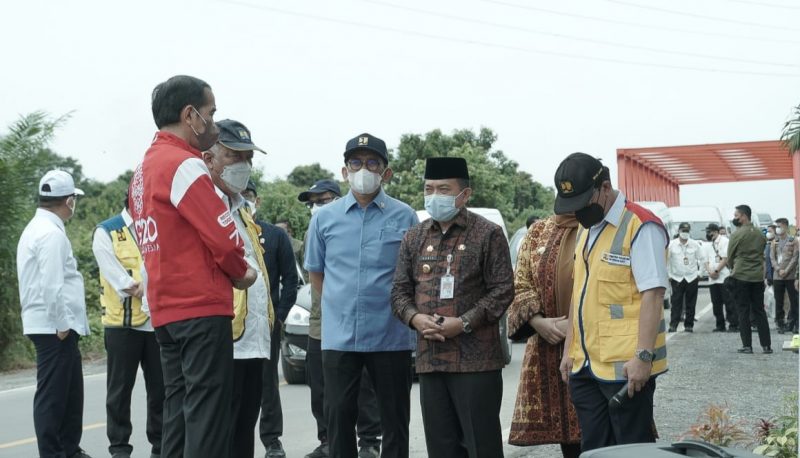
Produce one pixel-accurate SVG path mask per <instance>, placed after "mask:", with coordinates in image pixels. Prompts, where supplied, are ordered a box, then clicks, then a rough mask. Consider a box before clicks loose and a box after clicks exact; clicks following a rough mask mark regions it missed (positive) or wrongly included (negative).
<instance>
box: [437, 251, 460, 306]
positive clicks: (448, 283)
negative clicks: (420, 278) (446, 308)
mask: <svg viewBox="0 0 800 458" xmlns="http://www.w3.org/2000/svg"><path fill="white" fill-rule="evenodd" d="M452 262H453V255H452V254H448V255H447V272H445V274H444V276H442V279H441V284H440V286H439V299H452V298H453V294H454V292H455V289H456V279H455V277H453V274H451V273H450V264H451V263H452Z"/></svg>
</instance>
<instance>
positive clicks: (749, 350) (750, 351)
mask: <svg viewBox="0 0 800 458" xmlns="http://www.w3.org/2000/svg"><path fill="white" fill-rule="evenodd" d="M736 351H737V352H738V353H747V354H749V355H752V354H753V347H742V348H740V349H738V350H736Z"/></svg>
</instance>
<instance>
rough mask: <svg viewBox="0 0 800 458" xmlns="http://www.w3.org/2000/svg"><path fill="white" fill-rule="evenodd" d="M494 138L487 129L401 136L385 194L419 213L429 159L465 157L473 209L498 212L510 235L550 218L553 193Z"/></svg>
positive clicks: (393, 153)
mask: <svg viewBox="0 0 800 458" xmlns="http://www.w3.org/2000/svg"><path fill="white" fill-rule="evenodd" d="M496 140H497V135H496V134H495V133H494V132H492V130H491V129H488V128H485V127H483V128H481V129H480V131H479V132H477V133H475V132H473V131H471V130H468V129H461V130H456V131H454V132H453V133H452V134H451V135H447V134H443V133H442V131H441V130H439V129H436V130H433V131H431V132H428V133H426V134H424V135H420V134H406V135H403V136H402V137H401V138H400V145H399V146H398V147H397V151H393V152H392V155H391V158H390V163H391V166H392V170H394V178H393V179H392V182H391V183H390V184H389V185H388V186H387V192H389V194H391V195H392V196H394V197H396V198H398V199H400V200H402V201H404V202H406V203H408V204H409V205H411V206H412V207H413V208H415V209H421V208H423V207H424V198H423V194H422V184H423V175H424V172H425V160H426V159H427V158H429V157H436V156H450V157H463V158H465V159H466V160H467V163H468V164H469V170H470V178H471V181H472V188H473V191H474V193H473V197H472V199H471V202H470V206H472V207H491V208H497V209H498V210H500V213H501V214H502V215H503V218H504V219H505V221H506V226H507V228H508V230H509V232H513V231H514V230H516V229H517V228H519V227H521V226H522V225H524V224H525V220H526V219H527V218H528V217H529V216H530V215H537V216H540V217H541V216H547V215H550V214H552V208H553V201H554V199H555V192H554V191H553V189H552V188H549V187H545V186H544V185H542V184H541V183H538V182H536V181H534V180H533V177H532V176H531V175H530V174H529V173H527V172H523V171H521V170H519V164H518V163H517V162H515V161H513V160H511V159H509V158H508V157H507V156H506V155H505V153H503V152H502V151H500V150H496V149H493V146H494V143H495V141H496Z"/></svg>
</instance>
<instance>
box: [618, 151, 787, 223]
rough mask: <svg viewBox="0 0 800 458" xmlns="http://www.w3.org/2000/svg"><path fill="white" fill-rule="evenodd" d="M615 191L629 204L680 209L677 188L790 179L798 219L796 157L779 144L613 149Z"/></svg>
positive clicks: (678, 189) (678, 190)
mask: <svg viewBox="0 0 800 458" xmlns="http://www.w3.org/2000/svg"><path fill="white" fill-rule="evenodd" d="M617 167H618V173H619V177H618V181H619V189H620V190H622V192H624V193H625V195H626V196H628V197H629V198H630V199H632V200H634V201H661V202H664V203H665V204H667V206H670V207H673V206H677V205H680V186H681V185H683V184H709V183H727V182H738V181H759V180H784V179H792V178H793V179H794V206H795V218H796V219H798V220H800V199H798V196H800V153H797V154H794V155H790V154H789V151H788V150H787V149H786V147H785V146H784V145H783V143H782V142H781V141H779V140H773V141H762V142H743V143H717V144H711V145H690V146H668V147H663V148H621V149H618V150H617Z"/></svg>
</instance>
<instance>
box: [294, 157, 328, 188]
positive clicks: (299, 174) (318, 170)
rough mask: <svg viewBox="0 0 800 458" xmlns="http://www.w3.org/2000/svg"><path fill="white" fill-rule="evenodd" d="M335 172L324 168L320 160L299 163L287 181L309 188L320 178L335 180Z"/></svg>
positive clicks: (299, 186)
mask: <svg viewBox="0 0 800 458" xmlns="http://www.w3.org/2000/svg"><path fill="white" fill-rule="evenodd" d="M333 177H334V175H333V173H332V172H331V171H330V170H326V169H323V168H322V166H321V165H319V162H315V163H313V164H310V165H298V166H297V167H295V168H294V169H292V171H291V172H290V173H289V176H287V177H286V181H288V182H289V183H291V184H293V185H294V186H297V187H298V188H302V189H304V190H305V189H308V187H309V186H311V185H312V184H314V182H316V181H319V180H325V179H328V180H333Z"/></svg>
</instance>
